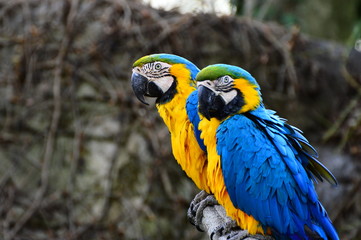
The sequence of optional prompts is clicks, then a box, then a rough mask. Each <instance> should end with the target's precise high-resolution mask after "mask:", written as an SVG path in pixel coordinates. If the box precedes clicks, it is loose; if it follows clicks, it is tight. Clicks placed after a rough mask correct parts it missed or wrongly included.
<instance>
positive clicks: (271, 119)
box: [216, 106, 338, 239]
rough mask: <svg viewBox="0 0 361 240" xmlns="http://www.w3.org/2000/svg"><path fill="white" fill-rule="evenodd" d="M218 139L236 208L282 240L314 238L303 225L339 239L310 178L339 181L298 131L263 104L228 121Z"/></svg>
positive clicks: (226, 182) (218, 133)
mask: <svg viewBox="0 0 361 240" xmlns="http://www.w3.org/2000/svg"><path fill="white" fill-rule="evenodd" d="M216 138H217V152H218V154H219V155H220V161H221V166H222V173H223V176H224V183H225V185H226V189H227V191H228V193H229V196H230V198H231V200H232V203H233V204H234V205H235V206H236V207H237V208H239V209H241V210H242V211H244V212H246V213H248V214H250V215H252V216H253V217H254V218H255V219H257V220H258V221H260V223H261V224H262V226H263V227H264V228H266V227H270V228H271V229H272V232H273V233H274V234H275V236H277V237H278V238H279V239H289V238H297V239H309V236H307V234H306V232H305V228H304V226H307V227H308V228H309V229H310V230H311V231H313V232H316V233H317V234H318V235H319V236H324V237H326V236H327V237H328V238H330V239H338V237H337V233H336V231H335V229H334V228H333V226H332V223H331V221H330V219H329V218H328V216H327V213H326V211H325V210H324V208H323V207H322V205H321V203H320V202H319V201H318V199H317V194H316V191H315V189H314V186H313V182H312V180H311V178H309V176H310V175H311V174H314V173H315V174H316V177H317V178H320V177H321V180H322V178H326V179H328V180H331V182H335V180H334V177H333V176H332V174H331V173H330V172H329V171H328V170H327V169H326V168H325V167H323V165H321V164H320V163H319V162H318V161H317V159H316V156H317V154H316V151H315V150H314V149H313V148H312V146H311V145H310V144H309V143H308V141H307V140H306V138H304V137H303V136H302V134H301V132H300V131H299V130H297V129H296V128H294V127H292V126H290V125H287V124H286V123H285V120H284V119H281V118H278V117H277V116H276V115H275V114H274V112H273V111H270V110H266V109H264V108H263V106H261V107H259V108H257V109H256V110H254V111H251V112H248V113H246V114H238V115H234V116H232V117H230V118H228V119H227V120H225V121H223V122H222V123H221V124H220V126H219V128H218V129H217V133H216ZM230 146H231V147H230ZM316 161H317V164H315V163H316ZM316 166H317V167H316ZM325 239H327V238H325Z"/></svg>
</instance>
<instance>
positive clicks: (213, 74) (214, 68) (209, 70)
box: [196, 64, 258, 85]
mask: <svg viewBox="0 0 361 240" xmlns="http://www.w3.org/2000/svg"><path fill="white" fill-rule="evenodd" d="M225 75H228V76H230V77H231V78H233V79H238V78H244V79H247V80H248V81H250V82H252V83H253V84H255V85H258V84H257V82H256V80H255V79H254V78H253V77H252V75H251V74H250V73H249V72H247V71H246V70H244V69H242V68H240V67H236V66H233V65H228V64H214V65H209V66H207V67H205V68H203V69H202V70H201V71H200V72H199V73H198V74H197V77H196V81H204V80H216V79H218V78H220V77H222V76H225Z"/></svg>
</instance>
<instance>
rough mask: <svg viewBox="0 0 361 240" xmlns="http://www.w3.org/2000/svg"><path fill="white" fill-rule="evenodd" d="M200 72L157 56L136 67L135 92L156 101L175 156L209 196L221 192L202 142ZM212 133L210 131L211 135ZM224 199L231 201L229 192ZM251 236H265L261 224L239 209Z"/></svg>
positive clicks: (181, 60)
mask: <svg viewBox="0 0 361 240" xmlns="http://www.w3.org/2000/svg"><path fill="white" fill-rule="evenodd" d="M198 72H199V69H198V68H197V67H196V66H195V65H194V64H193V63H191V62H190V61H188V60H186V59H184V58H182V57H179V56H176V55H172V54H153V55H148V56H144V57H142V58H140V59H138V60H137V61H136V62H135V63H134V64H133V75H132V88H133V90H134V93H135V95H136V96H137V98H138V99H139V100H140V101H141V102H143V103H145V104H147V102H146V101H145V99H144V96H148V97H153V98H156V106H157V108H158V111H159V114H160V116H161V117H162V118H163V120H164V122H165V124H166V125H167V127H168V129H169V132H170V134H171V142H172V150H173V155H174V157H175V159H176V160H177V162H178V163H179V164H180V165H181V167H182V169H183V170H184V171H185V172H186V174H187V175H188V176H189V177H190V178H191V179H192V180H193V182H194V183H195V184H196V185H197V187H198V188H199V189H201V190H204V191H206V192H207V193H214V192H215V191H217V189H212V187H213V186H210V185H209V182H208V174H207V172H208V170H207V167H208V161H207V153H206V147H205V146H204V143H203V140H201V139H200V135H201V132H200V130H199V127H198V124H199V122H200V117H199V115H198V92H197V90H196V83H195V80H194V79H195V77H196V75H197V73H198ZM208 130H209V129H207V131H208ZM223 194H224V199H228V202H229V203H230V202H231V200H230V198H229V196H228V193H227V192H224V193H223ZM235 212H236V213H237V216H238V218H239V219H240V221H241V222H242V223H244V225H242V226H244V227H247V226H250V227H252V228H248V229H250V230H251V231H250V233H251V234H255V233H263V228H262V227H261V226H260V224H259V223H258V222H257V221H256V220H255V219H254V218H253V217H252V216H249V215H248V214H246V213H244V212H242V211H241V210H239V209H236V211H235Z"/></svg>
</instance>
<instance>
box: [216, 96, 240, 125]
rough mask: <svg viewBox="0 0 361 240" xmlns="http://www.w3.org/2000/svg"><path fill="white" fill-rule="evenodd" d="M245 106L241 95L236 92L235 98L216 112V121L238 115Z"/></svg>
mask: <svg viewBox="0 0 361 240" xmlns="http://www.w3.org/2000/svg"><path fill="white" fill-rule="evenodd" d="M244 105H245V102H244V98H243V94H242V93H241V92H240V91H238V90H237V96H236V97H235V98H233V99H232V101H230V102H229V103H228V104H227V105H225V106H224V107H223V109H219V110H218V111H217V116H215V117H216V118H217V119H218V120H224V119H225V118H227V117H229V116H231V115H234V114H236V113H238V112H239V111H240V110H241V109H242V107H243V106H244Z"/></svg>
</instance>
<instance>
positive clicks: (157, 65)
mask: <svg viewBox="0 0 361 240" xmlns="http://www.w3.org/2000/svg"><path fill="white" fill-rule="evenodd" d="M154 69H155V70H161V69H162V64H160V63H156V64H155V66H154Z"/></svg>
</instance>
